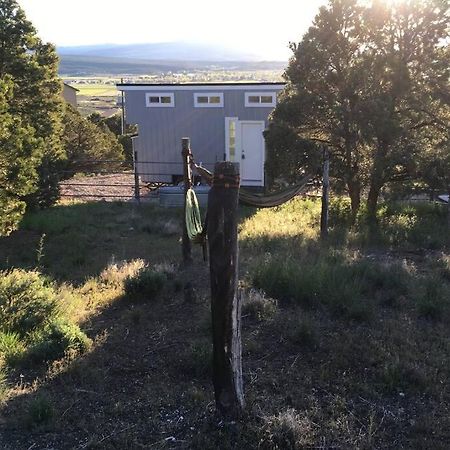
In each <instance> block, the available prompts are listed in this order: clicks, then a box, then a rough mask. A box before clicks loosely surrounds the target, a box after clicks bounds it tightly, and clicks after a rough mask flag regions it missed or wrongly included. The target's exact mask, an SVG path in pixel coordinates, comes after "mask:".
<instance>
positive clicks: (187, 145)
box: [181, 137, 192, 265]
mask: <svg viewBox="0 0 450 450" xmlns="http://www.w3.org/2000/svg"><path fill="white" fill-rule="evenodd" d="M181 148H182V150H181V155H182V157H183V181H184V202H183V205H184V206H183V223H182V229H183V238H182V244H181V245H182V253H183V263H184V264H185V265H188V264H190V263H191V262H192V249H191V241H190V239H189V236H188V233H187V228H186V194H187V191H188V190H189V189H190V188H191V187H192V173H191V165H190V157H191V141H190V139H189V138H187V137H185V138H182V139H181Z"/></svg>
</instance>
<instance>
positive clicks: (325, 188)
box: [320, 146, 330, 239]
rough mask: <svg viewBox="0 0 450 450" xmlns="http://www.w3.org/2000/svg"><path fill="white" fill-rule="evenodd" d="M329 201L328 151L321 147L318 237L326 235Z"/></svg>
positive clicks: (325, 236)
mask: <svg viewBox="0 0 450 450" xmlns="http://www.w3.org/2000/svg"><path fill="white" fill-rule="evenodd" d="M329 201H330V153H329V152H328V148H327V147H325V146H324V147H323V179H322V214H321V216H320V237H321V238H322V239H326V238H327V236H328V208H329Z"/></svg>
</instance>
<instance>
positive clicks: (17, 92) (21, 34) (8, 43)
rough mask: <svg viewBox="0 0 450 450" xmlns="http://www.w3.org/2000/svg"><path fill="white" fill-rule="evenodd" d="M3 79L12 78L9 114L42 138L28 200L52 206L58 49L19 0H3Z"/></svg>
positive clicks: (57, 145) (57, 155) (59, 153)
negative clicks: (39, 30)
mask: <svg viewBox="0 0 450 450" xmlns="http://www.w3.org/2000/svg"><path fill="white" fill-rule="evenodd" d="M0 43H1V45H0V78H3V77H5V76H9V77H10V78H11V79H12V80H13V82H14V89H13V95H12V98H11V99H10V100H9V102H8V103H9V113H10V114H11V115H12V116H13V117H16V118H20V120H21V121H22V123H23V124H24V126H27V127H31V128H33V130H34V135H35V137H36V138H39V139H40V140H41V141H42V143H43V152H42V157H41V160H40V161H39V164H38V168H37V170H38V174H39V183H38V189H37V190H36V191H35V193H34V194H33V195H31V196H29V197H28V198H27V201H28V203H30V204H34V205H39V206H48V205H50V204H52V203H53V202H54V201H55V200H56V198H57V197H58V170H59V167H60V162H61V160H63V159H64V151H63V149H62V146H61V142H60V134H61V130H62V128H61V120H62V107H63V101H62V97H61V89H62V86H61V81H60V80H59V78H58V57H57V55H56V52H55V48H54V46H53V45H51V44H46V43H43V42H42V41H41V39H40V38H39V37H38V36H37V34H36V30H35V29H34V27H33V25H32V24H31V22H29V21H28V20H27V19H26V17H25V13H24V11H23V10H22V8H20V6H19V5H18V3H17V2H16V1H15V0H0Z"/></svg>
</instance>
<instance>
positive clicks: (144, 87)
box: [116, 83, 285, 91]
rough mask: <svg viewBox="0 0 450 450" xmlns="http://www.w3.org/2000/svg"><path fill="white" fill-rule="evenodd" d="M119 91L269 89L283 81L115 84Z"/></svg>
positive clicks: (282, 84)
mask: <svg viewBox="0 0 450 450" xmlns="http://www.w3.org/2000/svg"><path fill="white" fill-rule="evenodd" d="M116 86H117V89H118V90H119V91H168V90H170V91H211V90H214V89H217V90H221V91H238V90H239V91H240V90H243V89H245V90H247V91H251V90H253V91H260V90H266V89H267V90H270V89H280V90H281V89H283V88H284V86H285V83H201V84H193V83H186V84H128V83H119V84H117V85H116Z"/></svg>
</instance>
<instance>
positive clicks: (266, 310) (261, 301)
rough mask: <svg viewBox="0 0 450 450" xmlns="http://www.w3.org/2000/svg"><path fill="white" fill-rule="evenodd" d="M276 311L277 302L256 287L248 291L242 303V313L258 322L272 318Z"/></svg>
mask: <svg viewBox="0 0 450 450" xmlns="http://www.w3.org/2000/svg"><path fill="white" fill-rule="evenodd" d="M276 312H277V302H276V301H275V300H274V299H272V298H267V297H266V296H265V295H264V293H263V292H260V291H256V290H254V289H252V290H250V291H249V292H248V294H247V295H246V296H245V300H244V302H243V304H242V314H243V315H244V316H249V317H251V318H252V319H253V320H257V321H258V322H263V321H266V320H270V319H272V318H273V317H274V315H275V314H276Z"/></svg>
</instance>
